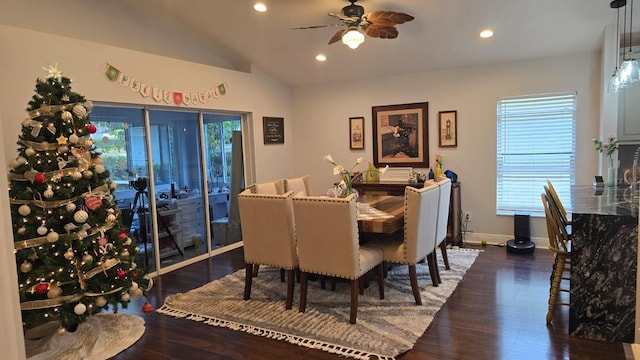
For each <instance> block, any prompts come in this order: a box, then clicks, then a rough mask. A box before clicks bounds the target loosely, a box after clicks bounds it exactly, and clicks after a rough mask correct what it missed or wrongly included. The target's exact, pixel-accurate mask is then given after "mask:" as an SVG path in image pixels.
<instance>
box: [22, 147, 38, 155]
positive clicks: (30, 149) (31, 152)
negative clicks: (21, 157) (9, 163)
mask: <svg viewBox="0 0 640 360" xmlns="http://www.w3.org/2000/svg"><path fill="white" fill-rule="evenodd" d="M24 153H25V154H26V155H27V156H33V155H35V154H36V151H35V150H34V149H33V148H30V147H28V148H26V149H25V150H24Z"/></svg>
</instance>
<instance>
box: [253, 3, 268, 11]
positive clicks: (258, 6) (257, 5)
mask: <svg viewBox="0 0 640 360" xmlns="http://www.w3.org/2000/svg"><path fill="white" fill-rule="evenodd" d="M253 8H254V9H255V10H256V11H259V12H265V11H267V5H265V4H264V3H261V2H258V3H255V4H254V5H253Z"/></svg>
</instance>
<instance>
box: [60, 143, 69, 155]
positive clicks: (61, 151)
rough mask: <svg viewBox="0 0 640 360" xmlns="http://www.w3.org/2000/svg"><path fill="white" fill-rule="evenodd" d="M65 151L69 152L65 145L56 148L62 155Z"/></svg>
mask: <svg viewBox="0 0 640 360" xmlns="http://www.w3.org/2000/svg"><path fill="white" fill-rule="evenodd" d="M67 151H69V147H68V146H67V145H60V146H58V152H59V153H60V154H64V153H66V152H67Z"/></svg>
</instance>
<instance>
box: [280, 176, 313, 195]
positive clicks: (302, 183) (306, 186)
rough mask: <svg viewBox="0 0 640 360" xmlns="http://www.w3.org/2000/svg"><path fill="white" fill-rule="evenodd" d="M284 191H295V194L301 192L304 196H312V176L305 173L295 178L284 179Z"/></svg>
mask: <svg viewBox="0 0 640 360" xmlns="http://www.w3.org/2000/svg"><path fill="white" fill-rule="evenodd" d="M284 191H285V192H289V191H293V193H294V194H295V195H298V193H300V192H301V193H302V194H303V195H304V196H310V195H311V176H309V175H304V176H300V177H297V178H293V179H284Z"/></svg>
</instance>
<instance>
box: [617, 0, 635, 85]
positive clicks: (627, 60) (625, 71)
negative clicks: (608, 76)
mask: <svg viewBox="0 0 640 360" xmlns="http://www.w3.org/2000/svg"><path fill="white" fill-rule="evenodd" d="M624 12H625V27H626V22H627V18H626V14H627V9H626V8H625V11H624ZM632 34H633V0H631V16H630V19H629V51H628V52H627V53H626V54H625V55H624V62H623V63H622V66H620V78H621V80H620V82H621V84H622V85H623V86H624V87H628V86H631V84H633V83H634V82H636V81H638V80H640V66H638V61H636V59H635V58H634V57H633V52H632V48H631V47H632V46H633V35H632ZM625 41H626V40H625ZM624 45H626V42H625V44H623V46H624Z"/></svg>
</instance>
